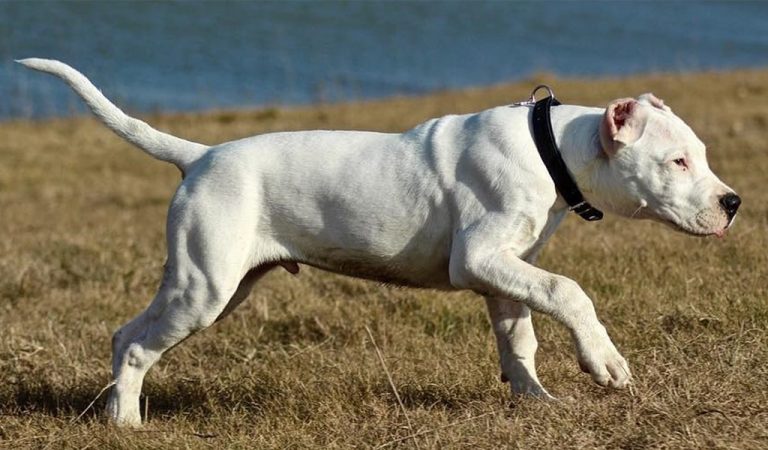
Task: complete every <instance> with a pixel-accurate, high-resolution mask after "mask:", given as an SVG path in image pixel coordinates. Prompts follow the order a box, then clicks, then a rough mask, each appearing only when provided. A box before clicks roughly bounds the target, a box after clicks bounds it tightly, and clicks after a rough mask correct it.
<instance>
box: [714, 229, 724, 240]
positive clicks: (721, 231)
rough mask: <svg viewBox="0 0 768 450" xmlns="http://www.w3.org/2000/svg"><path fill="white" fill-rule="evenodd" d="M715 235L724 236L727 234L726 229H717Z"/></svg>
mask: <svg viewBox="0 0 768 450" xmlns="http://www.w3.org/2000/svg"><path fill="white" fill-rule="evenodd" d="M715 236H717V237H718V238H722V237H723V236H725V230H718V231H715Z"/></svg>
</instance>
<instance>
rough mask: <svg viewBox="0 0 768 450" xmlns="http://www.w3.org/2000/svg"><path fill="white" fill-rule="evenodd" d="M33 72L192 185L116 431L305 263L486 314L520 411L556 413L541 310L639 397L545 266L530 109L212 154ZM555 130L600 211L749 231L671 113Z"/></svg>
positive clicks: (623, 104) (121, 380)
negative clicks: (160, 378)
mask: <svg viewBox="0 0 768 450" xmlns="http://www.w3.org/2000/svg"><path fill="white" fill-rule="evenodd" d="M19 62H20V63H21V64H23V65H25V66H27V67H30V68H33V69H36V70H40V71H43V72H48V73H51V74H54V75H56V76H58V77H60V78H62V79H63V80H64V81H66V82H67V83H68V84H69V85H70V86H71V87H72V88H73V89H74V90H75V91H76V92H77V93H78V94H79V95H80V96H82V97H83V99H84V100H85V102H86V103H87V104H88V106H89V107H90V109H91V110H92V111H93V113H94V114H95V115H96V116H97V117H98V118H99V119H101V120H102V121H103V122H104V123H105V124H106V125H107V126H108V127H109V128H111V129H112V130H113V131H114V132H115V133H117V134H118V135H119V136H121V137H123V138H124V139H126V140H128V141H129V142H131V143H133V144H135V145H136V146H138V147H139V148H141V149H142V150H144V151H145V152H147V153H148V154H150V155H151V156H153V157H155V158H157V159H160V160H162V161H167V162H170V163H173V164H175V165H176V166H177V167H178V168H179V169H181V171H182V173H183V174H184V179H183V181H182V182H181V185H180V186H179V188H178V190H177V191H176V194H175V196H174V198H173V200H172V201H171V205H170V209H169V212H168V228H167V234H168V236H167V239H168V261H167V264H166V266H165V273H164V275H163V281H162V285H161V286H160V289H159V292H158V293H157V296H156V297H155V299H154V300H153V301H152V303H151V304H150V305H149V307H148V308H147V309H146V310H145V311H144V312H142V313H141V314H140V315H139V316H138V317H136V318H135V319H133V320H132V321H131V322H129V323H128V324H126V325H125V326H123V327H122V328H120V329H119V330H118V331H117V332H116V333H115V335H114V338H113V363H112V369H113V373H114V381H115V385H114V388H113V389H112V392H111V394H110V398H109V401H108V413H109V415H110V417H111V418H112V419H114V420H115V421H116V422H117V423H118V424H126V425H139V424H140V423H141V417H140V414H139V394H140V392H141V385H142V382H143V379H144V375H145V374H146V372H147V370H148V369H149V368H150V367H151V366H152V364H154V363H155V362H156V361H157V360H158V359H159V358H160V356H161V355H162V354H163V352H165V351H166V350H168V349H169V348H171V347H173V346H174V345H176V344H178V343H179V342H181V341H182V340H184V339H185V338H186V337H188V336H189V335H190V334H192V333H194V332H196V331H199V330H202V329H204V328H206V327H208V326H210V325H211V324H213V323H214V322H215V321H216V320H218V319H220V318H222V317H223V316H225V315H226V314H227V313H229V312H230V311H231V310H232V309H233V308H235V307H236V306H237V305H238V304H239V303H240V302H242V301H243V300H244V299H245V298H246V297H247V295H248V293H249V292H250V290H251V287H252V286H253V284H254V282H255V281H256V280H258V279H259V278H260V277H261V276H263V275H264V274H265V273H266V272H268V271H269V270H271V269H273V268H275V267H277V266H282V267H284V268H286V269H287V270H289V271H291V272H296V271H297V270H298V265H297V263H301V264H308V265H310V266H314V267H319V268H321V269H325V270H328V271H331V272H336V273H341V274H346V275H350V276H355V277H360V278H366V279H371V280H378V281H384V282H387V283H395V284H400V285H406V286H415V287H422V288H435V289H444V290H457V289H471V290H473V291H475V292H477V293H479V294H481V295H483V296H485V299H486V302H487V305H488V310H489V314H490V318H491V322H492V325H493V328H494V331H495V333H496V338H497V341H498V349H499V353H500V361H501V371H502V374H503V378H504V379H506V380H508V381H509V382H510V385H511V389H512V391H513V393H516V394H532V395H536V396H541V397H549V394H548V393H547V391H546V390H545V389H544V388H543V387H542V386H541V384H540V383H539V380H538V378H537V376H536V370H535V368H534V353H535V351H536V347H537V343H536V338H535V336H534V331H533V327H532V324H531V318H530V309H533V310H535V311H539V312H542V313H545V314H549V315H551V316H552V317H554V318H555V319H557V320H558V321H559V322H561V323H562V324H563V325H565V326H566V327H568V329H569V331H570V332H571V334H572V336H573V339H574V341H575V344H576V350H577V353H578V360H579V363H580V365H581V366H582V368H584V369H585V371H587V372H589V373H590V374H591V376H592V378H593V379H594V381H596V382H597V383H598V384H600V385H603V386H611V387H615V388H621V387H624V386H625V385H627V384H628V383H629V381H630V372H629V368H628V367H627V363H626V361H625V360H624V358H623V357H622V356H621V355H620V354H619V352H618V351H617V350H616V347H614V345H613V343H612V342H611V339H610V338H609V337H608V333H607V332H606V330H605V328H604V327H603V325H602V324H601V323H600V321H599V320H598V318H597V316H596V314H595V309H594V307H593V305H592V302H591V301H590V299H589V297H587V295H586V294H585V293H584V291H583V290H582V289H581V288H580V287H579V285H578V284H576V283H575V282H574V281H572V280H570V279H568V278H565V277H562V276H559V275H555V274H552V273H549V272H546V271H544V270H542V269H539V268H537V267H535V266H534V265H533V263H534V261H535V259H536V255H537V254H538V253H539V251H540V250H541V248H542V246H543V245H544V243H545V242H546V241H547V239H548V238H549V237H550V235H552V233H553V232H554V231H555V229H556V228H557V226H558V224H559V223H560V222H561V220H562V219H563V217H564V216H565V215H566V214H567V213H568V206H567V205H566V204H565V202H564V201H563V199H562V197H561V196H560V195H558V192H557V191H556V189H555V185H554V183H553V180H552V178H551V177H550V175H549V173H548V172H547V169H546V168H545V165H544V164H543V162H542V159H541V157H540V156H539V154H538V152H537V149H536V146H535V144H534V141H533V138H532V136H531V130H530V115H531V108H530V107H527V106H516V107H510V106H502V107H497V108H493V109H490V110H487V111H483V112H480V113H477V114H469V115H461V116H446V117H441V118H438V119H432V120H429V121H427V122H425V123H423V124H421V125H418V126H417V127H415V128H414V129H412V130H410V131H407V132H405V133H403V134H383V133H371V132H350V131H302V132H292V133H272V134H266V135H261V136H255V137H251V138H246V139H241V140H238V141H234V142H228V143H225V144H221V145H216V146H210V147H209V146H207V145H203V144H197V143H194V142H189V141H185V140H183V139H179V138H177V137H174V136H170V135H168V134H165V133H162V132H160V131H157V130H155V129H153V128H151V127H150V126H149V125H147V124H146V123H144V122H142V121H140V120H137V119H134V118H131V117H128V116H127V115H126V114H124V113H123V112H122V111H120V110H119V109H118V108H117V107H116V106H114V105H113V104H112V103H110V102H109V100H107V99H106V98H105V97H104V96H103V95H102V94H101V93H100V92H99V91H98V90H97V89H96V88H95V87H94V86H93V85H92V84H91V83H90V82H89V81H88V79H87V78H85V77H84V76H83V75H82V74H80V73H79V72H77V71H76V70H74V69H72V68H71V67H69V66H67V65H65V64H63V63H61V62H58V61H51V60H43V59H25V60H22V61H19ZM552 129H553V131H554V136H555V137H556V140H557V143H558V146H559V148H560V151H561V153H562V157H563V159H564V161H565V163H566V165H567V168H568V170H569V171H570V173H571V174H572V176H573V178H574V180H575V181H576V183H577V184H578V186H579V187H580V188H581V190H582V191H583V193H584V195H585V197H586V199H587V200H588V201H589V202H590V203H591V204H593V205H595V206H597V207H599V208H604V209H606V210H608V211H611V212H613V213H615V214H619V215H622V216H626V217H637V218H645V219H652V220H656V221H659V222H663V223H665V224H668V225H671V226H672V227H673V228H675V229H678V230H682V231H685V232H687V233H690V234H694V235H717V236H722V235H723V233H725V230H726V229H727V228H728V227H729V225H730V224H731V223H732V221H733V218H734V216H735V214H736V210H737V209H738V206H739V203H740V200H739V197H738V196H737V195H736V194H734V193H733V191H732V190H731V189H730V188H729V187H728V186H726V185H725V184H723V183H722V182H721V181H720V180H719V179H718V178H717V177H716V176H715V175H714V174H713V173H712V172H711V171H710V169H709V167H708V165H707V160H706V157H705V150H704V144H702V143H701V141H700V140H699V139H698V138H697V137H696V135H695V134H694V133H693V131H691V129H690V128H689V127H688V126H687V125H686V124H685V123H684V122H683V121H682V120H680V119H679V118H678V117H677V116H676V115H675V114H673V113H672V111H671V110H670V109H669V108H668V107H666V106H664V104H663V102H661V101H660V100H659V99H657V98H656V97H654V96H653V95H651V94H646V95H643V96H641V97H640V98H638V99H620V100H616V101H614V102H612V103H611V104H610V105H609V106H608V107H607V108H605V109H602V108H586V107H581V106H570V105H563V106H558V107H557V108H553V109H552Z"/></svg>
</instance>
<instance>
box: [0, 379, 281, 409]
mask: <svg viewBox="0 0 768 450" xmlns="http://www.w3.org/2000/svg"><path fill="white" fill-rule="evenodd" d="M99 390H100V388H99V387H98V386H97V383H92V382H90V381H88V382H82V383H79V384H76V385H71V386H68V385H66V384H64V383H54V382H52V381H50V380H46V379H32V378H29V379H24V380H20V381H15V382H14V383H12V389H6V390H5V392H0V416H28V415H34V414H43V415H47V416H51V417H57V418H62V419H67V418H71V419H74V418H76V417H78V416H80V415H82V417H83V418H89V419H96V418H100V417H103V416H104V410H105V406H106V399H107V397H108V395H109V390H104V391H103V392H102V393H101V395H99V396H98V398H97V395H98V394H99ZM143 392H144V393H143V394H142V395H141V399H140V408H141V412H142V416H143V415H144V414H145V412H146V411H149V414H150V415H152V416H155V417H158V416H161V417H162V416H176V415H179V414H184V415H193V416H201V417H205V416H208V415H210V414H211V413H212V412H213V410H214V409H216V407H217V405H218V407H222V405H229V406H231V405H233V404H236V405H237V408H238V409H240V410H241V411H242V410H246V411H247V412H248V413H249V414H260V413H261V412H262V411H263V409H264V408H263V405H264V404H265V403H267V402H268V401H269V400H270V399H272V398H273V397H275V396H276V395H278V396H279V393H276V392H274V391H270V390H268V389H260V388H258V387H253V386H251V387H250V388H248V389H245V388H238V387H236V386H235V387H233V386H227V388H226V389H215V388H214V389H210V388H207V387H206V385H205V383H201V382H197V381H195V380H187V381H177V382H174V383H172V384H170V385H168V384H164V385H157V384H155V383H152V382H148V383H145V386H144V389H143Z"/></svg>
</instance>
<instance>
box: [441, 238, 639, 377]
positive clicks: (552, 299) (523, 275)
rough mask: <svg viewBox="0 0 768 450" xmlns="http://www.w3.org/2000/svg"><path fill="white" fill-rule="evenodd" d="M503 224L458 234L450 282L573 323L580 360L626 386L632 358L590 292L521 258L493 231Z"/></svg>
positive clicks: (594, 371)
mask: <svg viewBox="0 0 768 450" xmlns="http://www.w3.org/2000/svg"><path fill="white" fill-rule="evenodd" d="M488 225H494V224H488ZM500 228H501V229H505V228H507V227H500V226H482V225H481V226H475V227H473V228H472V229H471V230H467V231H465V232H463V233H459V234H457V236H456V237H457V239H456V240H455V241H454V245H453V249H452V252H451V261H450V276H451V283H452V284H453V285H454V286H456V287H457V288H463V289H472V290H474V291H476V292H478V293H480V294H483V295H486V296H489V297H494V298H498V299H512V298H514V299H518V300H520V301H521V302H523V303H525V304H526V305H527V306H528V307H530V308H531V309H533V310H535V311H539V312H542V313H545V314H549V315H550V316H552V317H553V318H555V319H556V320H558V321H559V322H561V323H562V324H563V325H565V326H566V327H568V329H569V330H570V332H571V335H572V336H573V339H574V342H575V344H576V351H577V354H578V358H579V364H580V365H581V366H582V368H584V369H585V370H586V371H588V372H589V373H590V374H591V375H592V378H593V379H594V381H595V382H596V383H598V384H600V385H601V386H612V387H615V388H621V387H624V386H626V385H627V384H628V383H629V380H630V377H631V375H630V372H629V368H628V366H627V363H626V361H625V360H624V358H623V357H622V356H621V355H620V354H619V352H618V351H617V350H616V347H615V346H614V345H613V342H611V339H610V338H609V337H608V333H607V332H606V330H605V327H603V325H602V324H601V323H600V321H599V320H598V319H597V315H596V313H595V308H594V306H593V304H592V301H591V300H590V299H589V297H588V296H587V295H586V294H585V293H584V291H583V290H582V289H581V287H579V285H578V284H577V283H576V282H574V281H573V280H570V279H568V278H566V277H563V276H560V275H555V274H552V273H549V272H547V271H544V270H542V269H539V268H537V267H534V266H532V265H531V264H529V263H527V262H525V261H523V260H521V259H520V258H518V257H517V256H516V255H515V253H514V250H513V249H511V248H510V247H509V246H510V243H509V242H510V240H509V239H510V236H507V235H495V233H493V232H492V231H495V230H498V229H500ZM489 238H491V239H489Z"/></svg>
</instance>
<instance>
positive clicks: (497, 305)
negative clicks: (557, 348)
mask: <svg viewBox="0 0 768 450" xmlns="http://www.w3.org/2000/svg"><path fill="white" fill-rule="evenodd" d="M485 302H486V304H487V306H488V315H489V317H490V319H491V326H492V327H493V332H494V334H495V335H496V346H497V347H498V350H499V363H500V365H501V373H502V379H503V380H504V381H508V382H509V386H510V388H511V389H512V394H515V395H532V396H534V397H540V398H546V399H554V397H552V396H551V395H549V393H548V392H547V390H546V389H544V387H543V386H542V385H541V382H539V378H538V377H537V376H536V362H535V355H536V348H537V347H538V342H537V341H536V335H535V334H534V332H533V323H532V322H531V310H530V309H529V308H528V307H527V306H525V304H524V303H521V302H516V301H511V300H507V299H502V298H494V297H486V298H485Z"/></svg>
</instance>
